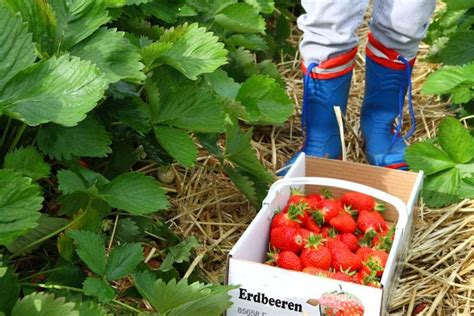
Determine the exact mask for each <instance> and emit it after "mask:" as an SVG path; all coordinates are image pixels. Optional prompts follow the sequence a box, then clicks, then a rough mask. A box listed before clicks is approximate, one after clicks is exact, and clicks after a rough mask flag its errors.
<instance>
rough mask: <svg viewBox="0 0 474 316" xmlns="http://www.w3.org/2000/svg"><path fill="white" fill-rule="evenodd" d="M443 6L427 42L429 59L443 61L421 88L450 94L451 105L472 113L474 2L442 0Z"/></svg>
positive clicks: (430, 91) (473, 97)
mask: <svg viewBox="0 0 474 316" xmlns="http://www.w3.org/2000/svg"><path fill="white" fill-rule="evenodd" d="M445 2H446V8H445V9H444V10H442V11H440V12H439V13H437V15H436V16H435V19H434V21H433V23H432V24H431V25H430V28H429V32H428V36H427V38H426V40H425V41H426V42H427V43H428V44H430V45H431V48H430V54H429V56H428V60H429V61H432V62H438V63H443V64H444V65H445V66H443V67H442V68H441V69H439V70H437V71H436V72H434V73H433V74H431V75H430V76H429V77H428V79H427V81H426V82H425V84H424V86H423V89H422V91H423V92H424V93H426V94H431V95H433V94H438V95H451V100H452V102H453V103H454V104H462V105H465V106H466V109H468V111H471V112H472V105H471V104H472V100H473V99H474V91H473V87H474V79H473V78H474V65H473V62H474V45H473V43H474V29H473V26H474V3H473V2H472V1H462V0H445Z"/></svg>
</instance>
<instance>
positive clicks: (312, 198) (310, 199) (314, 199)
mask: <svg viewBox="0 0 474 316" xmlns="http://www.w3.org/2000/svg"><path fill="white" fill-rule="evenodd" d="M323 199H324V198H323V197H322V196H321V194H308V195H307V196H306V198H305V202H306V203H308V208H310V209H312V210H317V209H318V205H319V202H320V201H322V200H323Z"/></svg>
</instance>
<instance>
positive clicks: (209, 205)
mask: <svg viewBox="0 0 474 316" xmlns="http://www.w3.org/2000/svg"><path fill="white" fill-rule="evenodd" d="M366 33H367V27H363V28H361V30H360V34H361V39H364V38H365V36H364V35H365V34H366ZM295 34H297V32H295ZM298 40H299V38H298V36H297V35H296V36H295V38H294V39H293V41H294V43H295V45H297V42H298ZM363 42H364V40H362V41H361V47H360V53H359V55H358V56H357V66H356V69H355V72H354V77H353V84H352V88H351V92H350V100H349V107H348V111H347V116H346V135H345V141H346V146H347V154H348V160H349V161H357V162H366V159H365V156H364V153H363V151H362V150H361V139H360V133H359V121H358V118H359V105H360V104H361V102H362V99H363V90H364V71H363V69H364V63H365V62H364V53H363V52H364V48H363V46H364V45H363ZM426 50H427V48H426V47H422V48H421V52H420V56H423V55H424V54H425V53H426ZM279 66H280V70H281V74H282V77H283V78H284V79H285V80H286V85H287V92H288V95H289V96H290V97H291V98H292V99H293V100H294V103H295V104H296V113H295V115H294V116H293V117H291V118H290V119H289V120H288V121H287V123H286V124H285V125H284V126H279V127H259V128H256V130H255V132H254V141H253V147H254V149H255V151H256V154H257V156H258V157H259V159H260V161H261V162H262V163H263V164H264V165H265V166H266V167H268V169H269V170H272V171H274V172H275V171H276V170H278V168H280V167H282V166H283V164H284V162H285V161H287V159H288V158H290V157H291V156H292V155H293V153H294V152H295V151H296V150H297V149H298V148H299V146H300V145H301V143H302V137H301V129H300V121H299V118H300V110H301V97H302V81H301V74H300V71H299V56H295V57H294V59H293V60H289V61H283V62H282V63H281V64H280V65H279ZM434 68H435V66H433V65H432V64H427V63H425V62H423V61H422V60H421V58H419V61H418V62H417V65H416V67H415V70H414V74H413V94H414V104H415V107H416V117H417V123H418V124H417V129H416V133H415V135H414V136H413V137H412V138H411V140H410V141H411V142H414V141H419V140H422V139H426V138H430V137H433V136H434V135H435V131H436V126H437V125H438V123H439V121H440V120H441V119H442V118H443V117H445V116H446V115H449V113H447V110H446V106H447V103H441V102H440V101H439V100H438V99H436V98H431V97H426V96H422V95H421V94H420V87H421V85H422V83H423V82H424V80H425V78H426V77H427V75H428V74H430V73H431V72H432V71H433V70H434ZM405 121H406V122H409V120H405ZM407 125H408V124H407ZM408 128H409V126H405V130H407V129H408ZM173 171H174V172H175V174H176V180H175V183H174V184H173V185H172V188H170V191H171V192H172V196H173V200H172V204H173V210H172V215H171V216H172V217H171V218H170V219H169V223H170V225H171V226H172V228H173V229H174V230H175V231H177V232H178V233H180V234H182V235H183V236H189V235H194V236H196V237H198V239H199V240H200V241H201V242H202V247H200V248H199V249H198V250H197V252H196V257H195V259H194V261H193V262H192V264H191V267H190V268H189V270H188V272H187V274H186V275H187V276H189V275H190V273H191V272H193V271H194V272H196V271H199V273H201V274H202V275H203V276H204V277H205V278H207V279H208V280H209V281H210V282H215V283H217V282H222V281H223V279H224V274H225V263H226V255H227V253H228V252H229V250H230V249H231V248H232V246H233V245H234V244H235V243H236V241H237V240H238V239H239V237H240V236H241V234H242V232H243V231H244V230H245V228H246V227H247V225H248V224H249V223H250V222H251V220H252V219H253V218H254V216H255V214H256V211H257V210H256V208H255V207H253V206H252V205H250V204H249V203H248V202H247V201H246V199H245V197H244V196H243V195H242V194H241V193H240V192H239V191H238V190H237V189H236V188H235V187H234V185H233V184H232V182H231V181H230V180H229V178H228V177H227V176H226V175H225V174H224V173H223V172H222V171H221V169H220V167H219V163H218V162H217V161H216V160H215V159H214V158H212V157H211V156H209V155H208V153H207V152H205V151H204V150H203V151H202V155H201V157H200V159H199V161H198V163H196V165H195V167H194V168H192V169H190V170H185V169H182V168H180V167H178V166H173ZM416 217H417V218H416V226H415V231H414V235H413V239H412V243H411V249H410V251H409V255H408V258H407V260H406V262H405V266H404V272H403V274H402V276H401V280H400V285H399V286H398V288H397V290H396V293H395V295H394V296H393V297H392V298H391V306H392V307H391V315H413V314H418V315H474V301H473V297H474V296H473V292H474V273H473V272H474V260H473V257H474V256H473V248H472V245H473V241H474V237H473V232H474V201H468V200H466V201H463V202H461V203H459V204H458V205H453V206H450V207H447V208H444V209H429V208H427V207H424V206H423V205H421V206H420V207H419V209H418V212H417V215H416ZM420 310H422V311H421V313H419V312H420Z"/></svg>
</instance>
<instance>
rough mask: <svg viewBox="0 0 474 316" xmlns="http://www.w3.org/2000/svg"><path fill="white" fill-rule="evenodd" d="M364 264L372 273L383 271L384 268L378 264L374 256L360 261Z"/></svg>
mask: <svg viewBox="0 0 474 316" xmlns="http://www.w3.org/2000/svg"><path fill="white" fill-rule="evenodd" d="M362 264H364V265H365V266H367V267H368V268H369V269H370V271H371V274H372V273H375V274H376V273H377V272H378V271H383V270H384V267H382V266H381V265H380V263H379V262H378V261H377V260H375V259H374V258H369V259H368V260H367V261H366V262H364V263H362Z"/></svg>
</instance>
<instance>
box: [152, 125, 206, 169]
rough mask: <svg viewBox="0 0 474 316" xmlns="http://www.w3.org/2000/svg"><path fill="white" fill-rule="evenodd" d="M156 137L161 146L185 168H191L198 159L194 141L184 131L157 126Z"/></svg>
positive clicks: (155, 129)
mask: <svg viewBox="0 0 474 316" xmlns="http://www.w3.org/2000/svg"><path fill="white" fill-rule="evenodd" d="M154 131H155V136H156V139H157V140H158V142H159V143H160V145H161V146H163V148H164V149H165V150H166V151H167V152H168V153H169V154H170V155H171V157H173V158H174V159H176V161H177V162H179V163H180V164H181V165H183V166H184V167H191V166H192V165H193V164H194V162H195V161H196V159H197V156H198V151H197V149H196V145H195V144H194V140H193V139H192V138H191V137H190V136H189V135H188V133H187V132H186V131H184V130H181V129H177V128H172V127H165V126H156V127H155V128H154Z"/></svg>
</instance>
